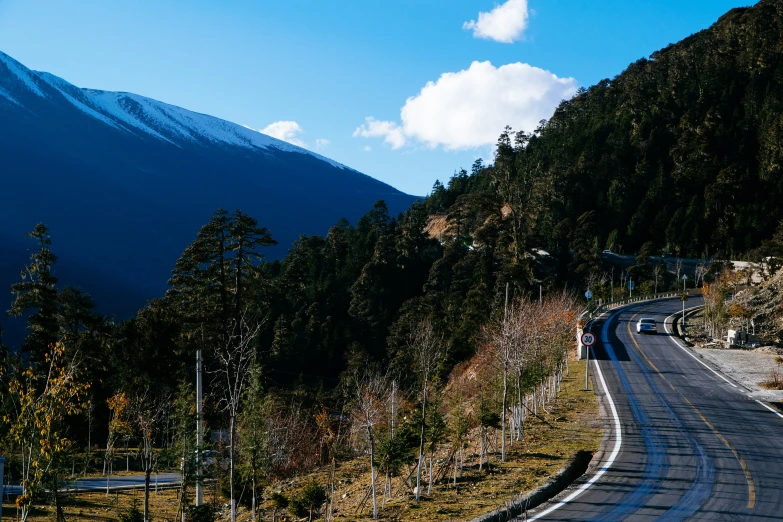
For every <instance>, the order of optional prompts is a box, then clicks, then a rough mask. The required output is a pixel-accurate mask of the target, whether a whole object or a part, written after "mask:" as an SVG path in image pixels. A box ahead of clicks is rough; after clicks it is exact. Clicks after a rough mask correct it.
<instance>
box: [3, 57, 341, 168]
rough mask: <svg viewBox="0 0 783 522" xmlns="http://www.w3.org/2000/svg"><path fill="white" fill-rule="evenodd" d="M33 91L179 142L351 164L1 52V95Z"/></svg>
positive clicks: (14, 97) (13, 97)
mask: <svg viewBox="0 0 783 522" xmlns="http://www.w3.org/2000/svg"><path fill="white" fill-rule="evenodd" d="M3 67H4V68H5V71H4V70H3ZM31 94H32V95H34V97H35V98H39V99H49V100H51V99H53V98H58V97H59V98H63V99H65V100H66V101H67V102H68V103H69V104H70V105H72V106H73V107H74V108H76V109H78V110H79V111H81V112H83V113H84V114H86V115H88V116H90V117H91V118H93V119H95V120H97V121H99V122H101V123H103V124H105V125H108V126H109V127H112V128H114V129H116V130H120V131H123V132H129V133H131V134H134V135H137V136H139V137H152V138H155V139H157V140H162V141H166V142H169V143H170V144H173V145H176V146H178V147H181V146H183V144H185V143H187V144H192V143H194V142H206V143H211V144H214V145H220V146H230V147H241V148H246V149H268V148H270V147H271V148H274V149H277V150H281V151H284V152H295V153H300V154H308V155H311V156H314V157H316V158H318V159H320V160H322V161H326V162H327V163H329V164H330V165H332V166H333V167H336V168H339V169H347V168H348V167H346V166H345V165H343V164H341V163H338V162H336V161H333V160H331V159H329V158H326V157H324V156H321V155H320V154H316V153H314V152H312V151H309V150H307V149H305V148H303V147H298V146H296V145H292V144H290V143H288V142H285V141H282V140H278V139H276V138H273V137H271V136H267V135H266V134H262V133H260V132H258V131H254V130H252V129H249V128H247V127H244V126H242V125H237V124H236V123H232V122H229V121H226V120H222V119H220V118H216V117H214V116H209V115H206V114H201V113H197V112H193V111H189V110H187V109H183V108H181V107H177V106H176V105H171V104H168V103H164V102H161V101H158V100H154V99H152V98H147V97H145V96H140V95H138V94H133V93H128V92H112V91H103V90H98V89H83V88H79V87H76V86H75V85H72V84H70V83H68V82H67V81H66V80H64V79H62V78H60V77H58V76H55V75H53V74H51V73H48V72H38V71H33V70H30V69H28V68H27V67H25V66H24V65H22V64H21V63H19V62H18V61H16V60H14V59H13V58H11V57H10V56H8V55H7V54H5V53H3V52H2V51H0V97H2V98H4V99H5V100H7V101H9V102H11V103H12V104H14V105H17V106H23V107H25V108H30V107H28V105H27V104H26V103H25V102H24V101H23V99H24V98H29V97H30V95H31ZM31 101H32V100H31ZM32 102H33V103H34V101H32Z"/></svg>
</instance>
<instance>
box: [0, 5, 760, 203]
mask: <svg viewBox="0 0 783 522" xmlns="http://www.w3.org/2000/svg"><path fill="white" fill-rule="evenodd" d="M750 3H751V2H749V1H748V0H744V1H742V0H690V1H687V2H685V1H683V0H657V1H645V0H592V1H586V0H506V1H503V0H500V1H497V2H493V1H492V0H437V1H436V0H395V1H393V2H381V1H378V0H363V1H355V0H332V1H320V0H286V1H276V0H275V1H273V0H233V1H231V2H215V1H212V0H167V1H165V2H161V1H159V0H158V1H151V0H135V1H134V2H114V1H105V0H79V1H77V2H63V1H62V0H35V1H32V0H0V50H2V51H3V52H5V53H7V54H9V55H11V56H12V57H14V58H16V59H17V60H19V61H21V62H22V63H24V64H25V65H26V66H28V67H30V68H32V69H36V70H41V71H48V72H51V73H53V74H56V75H58V76H61V77H63V78H65V79H66V80H68V81H69V82H71V83H73V84H76V85H78V86H80V87H92V88H98V89H105V90H118V91H128V92H134V93H137V94H141V95H144V96H149V97H151V98H155V99H159V100H161V101H164V102H167V103H172V104H174V105H179V106H181V107H184V108H187V109H190V110H194V111H198V112H203V113H206V114H211V115H213V116H217V117H220V118H224V119H226V120H229V121H233V122H236V123H239V124H243V125H247V126H248V127H251V128H254V129H259V130H263V129H266V130H267V132H268V133H273V134H274V135H276V136H277V137H281V138H285V139H287V140H290V141H292V142H295V143H297V144H303V145H304V146H306V147H307V148H309V149H311V150H317V151H318V152H320V153H321V154H324V155H325V156H328V157H330V158H333V159H335V160H337V161H339V162H341V163H344V164H346V165H349V166H351V167H353V168H355V169H357V170H359V171H362V172H365V173H367V174H369V175H371V176H373V177H376V178H378V179H380V180H382V181H385V182H387V183H389V184H391V185H393V186H395V187H397V188H399V189H401V190H404V191H405V192H408V193H412V194H417V195H423V194H425V193H428V192H429V190H430V188H431V187H432V184H433V183H434V181H435V180H436V179H441V180H447V179H448V178H449V177H450V176H451V175H452V174H453V172H454V171H455V170H458V169H460V168H465V169H469V168H470V165H471V164H472V163H473V161H474V160H475V159H476V158H478V157H483V158H484V159H485V160H491V155H492V143H493V142H494V141H495V140H496V138H497V135H498V134H499V133H500V131H501V130H502V128H503V126H504V125H506V124H509V125H511V126H512V127H514V128H515V129H520V128H524V129H526V130H532V128H533V127H534V126H535V122H537V121H538V120H540V119H541V118H546V117H548V116H549V115H550V114H551V113H552V111H553V109H554V107H555V105H556V103H557V102H558V101H559V100H560V99H562V98H563V97H567V96H569V95H570V93H572V92H573V90H574V89H576V88H577V87H579V86H590V85H592V84H594V83H596V82H597V81H599V80H601V79H603V78H611V77H613V76H615V75H617V74H619V73H620V72H622V71H623V69H624V68H625V67H626V66H627V65H628V64H629V63H631V62H633V61H635V60H637V59H639V58H641V57H646V56H649V55H650V54H651V53H652V52H653V51H655V50H657V49H660V48H662V47H665V46H666V45H668V44H670V43H674V42H676V41H678V40H681V39H682V38H684V37H686V36H688V35H690V34H692V33H694V32H697V31H699V30H701V29H704V28H707V27H708V26H709V25H711V24H712V23H713V22H715V21H716V20H717V19H718V18H719V17H720V16H721V15H722V14H723V13H725V12H726V11H728V10H729V9H731V8H734V7H742V6H746V5H749V4H750ZM496 9H500V11H497V10H496ZM493 10H494V11H493ZM480 13H482V14H480ZM368 118H369V119H368Z"/></svg>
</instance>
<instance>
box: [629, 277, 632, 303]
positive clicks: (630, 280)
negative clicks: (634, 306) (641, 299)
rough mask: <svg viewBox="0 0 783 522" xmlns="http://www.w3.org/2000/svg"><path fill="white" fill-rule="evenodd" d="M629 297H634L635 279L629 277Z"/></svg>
mask: <svg viewBox="0 0 783 522" xmlns="http://www.w3.org/2000/svg"><path fill="white" fill-rule="evenodd" d="M628 292H629V293H628V298H629V299H630V298H631V297H633V279H628Z"/></svg>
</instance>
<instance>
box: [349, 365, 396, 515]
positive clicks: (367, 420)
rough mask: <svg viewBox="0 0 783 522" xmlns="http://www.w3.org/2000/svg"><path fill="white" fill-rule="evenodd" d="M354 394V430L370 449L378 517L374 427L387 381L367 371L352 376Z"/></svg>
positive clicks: (374, 509)
mask: <svg viewBox="0 0 783 522" xmlns="http://www.w3.org/2000/svg"><path fill="white" fill-rule="evenodd" d="M354 380H355V383H356V395H355V400H354V404H353V408H352V411H351V413H352V417H353V426H354V432H355V433H356V434H357V435H359V436H360V437H366V443H367V449H368V450H369V451H370V483H371V484H370V487H371V488H372V517H373V518H378V495H377V491H376V488H375V484H376V482H377V481H376V478H377V477H376V473H375V427H376V426H377V425H378V424H380V423H381V422H382V417H383V415H384V413H385V411H386V403H387V402H388V397H389V382H388V379H387V378H386V377H385V376H381V375H378V374H374V373H367V374H366V375H365V376H363V377H359V376H358V375H356V376H355V378H354Z"/></svg>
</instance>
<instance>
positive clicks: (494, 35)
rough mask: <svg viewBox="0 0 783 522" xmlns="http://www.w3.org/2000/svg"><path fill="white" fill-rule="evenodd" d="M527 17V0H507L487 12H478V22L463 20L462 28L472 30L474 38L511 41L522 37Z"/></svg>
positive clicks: (503, 41) (502, 41)
mask: <svg viewBox="0 0 783 522" xmlns="http://www.w3.org/2000/svg"><path fill="white" fill-rule="evenodd" d="M528 18H529V13H528V9H527V0H508V1H507V2H506V3H504V4H500V5H496V6H495V8H494V9H493V10H492V11H490V12H488V13H481V12H480V13H479V15H478V22H477V21H475V20H471V21H470V22H465V23H464V24H462V28H463V29H466V30H472V31H473V37H474V38H484V39H487V40H495V41H496V42H501V43H513V42H514V41H516V40H519V39H521V38H522V33H523V32H524V31H525V29H527V21H528Z"/></svg>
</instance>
